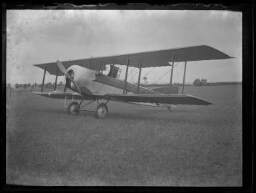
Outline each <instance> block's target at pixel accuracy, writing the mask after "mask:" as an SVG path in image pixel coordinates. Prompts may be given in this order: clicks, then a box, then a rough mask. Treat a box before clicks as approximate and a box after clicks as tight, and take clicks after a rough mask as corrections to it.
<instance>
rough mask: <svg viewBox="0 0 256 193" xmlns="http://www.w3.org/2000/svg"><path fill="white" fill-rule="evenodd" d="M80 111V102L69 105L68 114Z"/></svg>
mask: <svg viewBox="0 0 256 193" xmlns="http://www.w3.org/2000/svg"><path fill="white" fill-rule="evenodd" d="M78 112H79V106H78V102H75V101H74V102H72V103H70V104H69V105H68V114H70V115H76V114H77V113H78Z"/></svg>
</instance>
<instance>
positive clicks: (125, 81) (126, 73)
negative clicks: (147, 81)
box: [123, 56, 130, 94]
mask: <svg viewBox="0 0 256 193" xmlns="http://www.w3.org/2000/svg"><path fill="white" fill-rule="evenodd" d="M129 62H130V58H129V56H128V61H127V66H126V72H125V80H124V91H123V94H125V93H127V92H126V84H127V76H128V68H129Z"/></svg>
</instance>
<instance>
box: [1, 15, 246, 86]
mask: <svg viewBox="0 0 256 193" xmlns="http://www.w3.org/2000/svg"><path fill="white" fill-rule="evenodd" d="M6 28H7V45H6V52H7V55H6V82H7V83H11V84H12V85H13V84H15V83H32V84H33V83H35V82H36V83H41V82H42V78H43V70H42V69H40V68H37V67H35V66H33V64H40V63H46V62H55V61H57V60H61V61H66V60H76V59H83V58H89V57H97V56H108V55H119V54H126V53H136V52H144V51H153V50H161V49H170V48H177V47H188V46H196V45H208V46H211V47H213V48H215V49H218V50H220V51H222V52H224V53H226V54H227V55H229V56H232V57H235V58H233V59H228V60H213V61H200V62H188V64H187V71H186V83H192V82H193V81H194V80H195V79H196V78H200V79H207V81H208V82H220V81H242V13H241V12H234V11H213V10H207V11H199V10H7V26H6ZM170 69H171V68H170V67H158V68H145V69H143V70H142V76H141V77H142V78H143V77H144V76H146V77H147V81H148V83H168V82H169V80H170V73H168V71H170ZM183 70H184V63H176V64H175V67H174V76H173V82H177V83H178V82H179V83H181V82H182V80H183ZM131 72H132V73H131ZM124 74H125V68H124V67H122V73H121V78H123V77H124ZM129 74H130V75H129V79H128V80H129V81H131V82H136V81H137V76H138V69H132V68H130V70H129ZM163 75H165V76H163ZM54 80H55V77H54V76H50V75H47V76H46V80H45V82H46V83H47V82H54ZM58 81H63V82H64V77H63V76H62V77H60V78H59V79H58Z"/></svg>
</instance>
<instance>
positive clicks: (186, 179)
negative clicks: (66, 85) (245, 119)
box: [6, 86, 242, 186]
mask: <svg viewBox="0 0 256 193" xmlns="http://www.w3.org/2000/svg"><path fill="white" fill-rule="evenodd" d="M185 93H189V94H193V95H195V96H198V97H201V98H204V99H206V100H209V101H210V102H212V103H213V104H214V105H211V106H177V108H174V109H173V110H172V111H171V112H169V111H168V110H166V109H162V108H154V107H145V106H137V105H128V104H124V103H116V102H110V103H109V105H108V106H109V117H108V119H105V120H98V119H96V118H95V117H94V114H92V113H80V114H78V115H77V116H71V115H68V114H67V113H66V109H64V108H63V101H62V100H53V99H49V98H44V97H40V96H35V95H32V94H31V93H30V92H28V91H12V92H11V96H10V92H7V104H6V105H7V110H6V111H7V112H6V113H7V116H6V121H7V124H6V125H7V128H6V130H7V136H6V143H7V145H6V155H7V160H6V172H7V174H6V175H7V176H6V180H7V183H8V184H24V185H70V186H73V185H80V186H86V185H93V186H94V185H96V186H98V185H107V186H108V185H111V186H115V185H120V186H123V185H125V186H129V185H134V186H137V185H139V186H241V185H242V104H241V103H242V96H241V86H212V87H186V88H185Z"/></svg>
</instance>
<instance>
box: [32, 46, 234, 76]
mask: <svg viewBox="0 0 256 193" xmlns="http://www.w3.org/2000/svg"><path fill="white" fill-rule="evenodd" d="M174 53H175V60H174V61H175V62H182V61H200V60H218V59H229V58H231V57H230V56H228V55H227V54H224V53H223V52H221V51H219V50H216V49H214V48H212V47H210V46H205V45H202V46H192V47H184V48H174V49H166V50H158V51H148V52H140V53H131V54H123V55H116V56H106V57H96V58H87V59H81V60H73V61H64V62H62V63H63V65H64V66H65V68H68V66H71V65H75V64H76V65H80V66H83V67H86V68H89V69H92V70H99V69H102V66H105V65H106V64H120V65H126V64H127V58H128V57H129V65H130V66H133V67H139V66H140V65H142V67H143V68H145V67H156V66H169V63H168V62H171V61H172V60H173V54H174ZM35 66H37V67H39V68H42V69H45V67H46V70H47V71H48V72H49V73H50V74H52V75H56V74H57V73H58V75H63V74H62V73H61V72H58V68H57V64H56V62H54V63H45V64H35Z"/></svg>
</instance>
